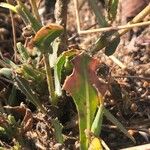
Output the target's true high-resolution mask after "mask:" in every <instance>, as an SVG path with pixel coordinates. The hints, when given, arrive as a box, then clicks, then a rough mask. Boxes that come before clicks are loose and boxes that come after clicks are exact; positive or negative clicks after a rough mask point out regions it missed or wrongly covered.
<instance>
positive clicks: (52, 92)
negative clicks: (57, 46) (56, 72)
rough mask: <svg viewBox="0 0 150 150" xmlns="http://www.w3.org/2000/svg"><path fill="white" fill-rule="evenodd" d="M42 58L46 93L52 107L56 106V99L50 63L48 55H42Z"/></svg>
mask: <svg viewBox="0 0 150 150" xmlns="http://www.w3.org/2000/svg"><path fill="white" fill-rule="evenodd" d="M43 58H44V63H45V70H46V77H47V84H48V91H49V94H50V99H49V100H50V102H51V103H52V105H56V104H57V98H56V94H55V88H54V83H53V77H52V70H51V67H50V63H49V55H48V53H44V54H43Z"/></svg>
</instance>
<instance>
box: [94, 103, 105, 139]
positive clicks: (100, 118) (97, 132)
mask: <svg viewBox="0 0 150 150" xmlns="http://www.w3.org/2000/svg"><path fill="white" fill-rule="evenodd" d="M103 107H104V106H103V105H100V106H99V108H98V111H97V113H96V116H95V118H94V121H93V123H92V127H91V132H92V133H94V135H95V136H97V137H98V136H99V135H100V132H101V127H102V121H103V114H104V112H103Z"/></svg>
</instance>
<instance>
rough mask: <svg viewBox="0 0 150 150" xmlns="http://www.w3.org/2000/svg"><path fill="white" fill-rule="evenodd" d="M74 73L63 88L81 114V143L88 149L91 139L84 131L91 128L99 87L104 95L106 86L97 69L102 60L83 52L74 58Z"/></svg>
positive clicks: (97, 101) (83, 147) (82, 146)
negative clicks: (100, 79) (99, 77)
mask: <svg viewBox="0 0 150 150" xmlns="http://www.w3.org/2000/svg"><path fill="white" fill-rule="evenodd" d="M72 63H73V66H74V70H73V73H72V74H71V75H70V76H69V77H67V78H66V81H65V83H64V85H63V89H64V90H66V91H67V92H68V93H69V94H70V95H71V96H72V97H73V99H74V102H75V104H76V107H77V110H78V115H79V130H80V145H81V147H80V148H81V149H87V147H88V144H89V141H88V139H87V138H86V135H85V133H84V131H85V129H87V130H90V128H91V125H92V122H93V119H94V114H95V111H96V108H97V105H98V103H99V96H98V93H97V90H96V89H95V87H96V88H97V89H101V91H100V93H101V94H102V95H103V94H104V93H105V91H106V87H105V85H104V84H103V83H101V82H100V81H99V79H98V77H97V75H96V69H97V67H98V65H99V64H100V62H99V61H98V60H97V59H93V58H91V57H90V56H89V55H87V54H85V53H81V54H80V55H78V56H76V57H75V58H74V59H73V60H72Z"/></svg>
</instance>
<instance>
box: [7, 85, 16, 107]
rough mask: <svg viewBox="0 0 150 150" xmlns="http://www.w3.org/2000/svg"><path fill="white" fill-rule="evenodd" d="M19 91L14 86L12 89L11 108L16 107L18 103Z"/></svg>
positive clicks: (9, 101) (9, 102) (10, 96)
mask: <svg viewBox="0 0 150 150" xmlns="http://www.w3.org/2000/svg"><path fill="white" fill-rule="evenodd" d="M16 96H17V89H16V87H15V85H13V87H12V89H11V93H10V95H9V98H8V105H10V106H14V105H15V104H16V103H17V97H16Z"/></svg>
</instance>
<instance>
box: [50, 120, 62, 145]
mask: <svg viewBox="0 0 150 150" xmlns="http://www.w3.org/2000/svg"><path fill="white" fill-rule="evenodd" d="M52 125H53V127H54V130H55V132H54V133H55V138H56V140H57V142H58V143H61V144H63V136H62V129H63V126H62V124H60V123H59V120H58V119H57V118H56V119H52Z"/></svg>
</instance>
